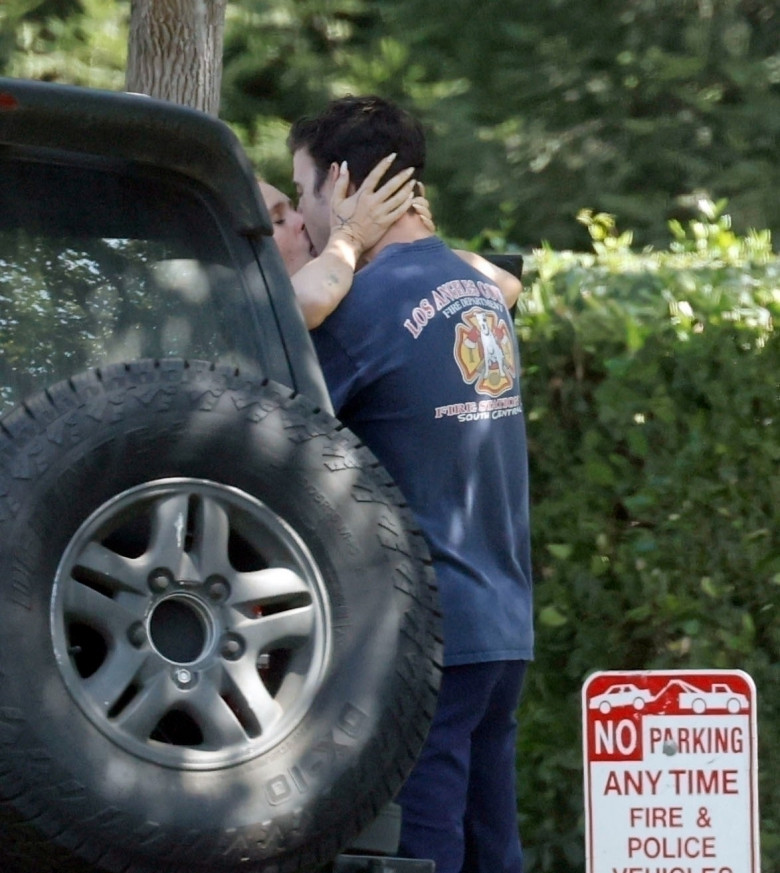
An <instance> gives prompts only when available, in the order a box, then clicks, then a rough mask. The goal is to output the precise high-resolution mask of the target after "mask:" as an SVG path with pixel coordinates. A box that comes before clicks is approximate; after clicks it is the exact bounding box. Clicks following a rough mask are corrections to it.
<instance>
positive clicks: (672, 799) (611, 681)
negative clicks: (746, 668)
mask: <svg viewBox="0 0 780 873" xmlns="http://www.w3.org/2000/svg"><path fill="white" fill-rule="evenodd" d="M755 698H756V693H755V686H754V685H753V681H752V679H751V678H750V676H748V675H747V674H746V673H743V672H741V671H739V670H721V671H715V670H695V671H676V670H672V671H644V672H625V673H621V672H603V673H595V674H593V675H592V676H590V677H589V678H588V680H587V681H586V683H585V685H584V686H583V691H582V700H583V710H582V711H583V752H584V755H583V757H584V766H585V774H584V775H585V812H586V854H587V873H759V866H760V864H759V854H758V798H757V784H756V783H757V779H756V776H757V765H756V715H755Z"/></svg>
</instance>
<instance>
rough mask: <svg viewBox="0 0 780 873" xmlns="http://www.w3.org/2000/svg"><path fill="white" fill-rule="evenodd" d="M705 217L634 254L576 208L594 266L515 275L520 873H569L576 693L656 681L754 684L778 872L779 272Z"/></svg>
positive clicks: (768, 833)
mask: <svg viewBox="0 0 780 873" xmlns="http://www.w3.org/2000/svg"><path fill="white" fill-rule="evenodd" d="M723 206H724V204H719V205H718V206H715V205H714V204H712V203H703V204H702V209H703V216H702V220H701V221H697V222H692V223H691V224H690V225H689V226H688V227H682V226H680V225H673V226H672V228H671V229H672V233H673V239H672V242H671V244H670V246H669V249H668V250H665V251H645V252H641V253H637V252H634V251H632V250H631V247H630V243H631V239H630V235H629V234H622V235H618V234H617V233H616V231H615V228H614V223H613V221H612V218H611V216H606V215H595V216H594V215H592V214H591V213H589V212H583V213H582V214H581V216H580V220H581V221H583V222H584V223H585V224H587V225H588V228H589V230H590V233H591V237H592V239H593V244H594V253H593V254H589V255H582V254H580V255H577V254H573V253H565V252H564V253H561V252H554V251H552V250H549V249H542V250H541V251H537V252H535V253H534V254H533V256H532V257H530V258H528V259H527V265H528V271H527V274H526V280H525V281H526V292H525V294H524V298H523V303H522V305H521V307H520V311H519V312H518V316H517V330H518V334H519V336H520V339H521V343H522V349H523V362H524V373H525V377H524V379H525V382H524V394H525V404H526V408H527V414H528V431H529V453H530V465H531V500H532V524H533V546H534V565H535V574H536V615H537V660H536V662H535V664H534V666H533V669H532V670H531V672H530V673H529V677H528V680H527V685H526V690H525V696H524V700H523V703H522V706H521V709H520V719H521V734H520V745H519V749H518V777H519V788H520V793H521V799H520V821H521V830H522V834H523V838H524V841H525V843H526V847H527V848H526V852H527V856H528V860H529V869H530V870H533V871H534V873H542V871H544V873H547V871H549V873H553V871H554V873H569V871H571V873H574V871H576V873H581V871H582V870H583V868H584V841H583V799H582V756H581V737H580V692H581V688H582V683H583V681H584V680H585V678H586V677H587V676H588V675H589V674H590V673H591V672H592V671H594V670H607V669H612V670H631V669H662V668H663V669H670V668H679V669H695V668H722V669H731V668H739V669H742V670H745V671H746V672H748V673H749V674H750V675H751V676H752V677H753V679H754V680H755V683H756V686H757V692H758V726H759V771H760V782H759V786H760V816H761V848H762V856H763V869H764V870H767V871H768V870H780V780H778V779H777V776H776V766H777V760H778V759H780V732H779V731H778V721H779V720H780V719H779V716H780V705H779V704H778V701H780V671H779V669H778V663H779V662H780V615H778V612H779V610H778V592H779V591H780V544H779V542H778V519H777V507H778V506H780V475H779V474H778V468H779V467H780V465H779V464H778V460H780V410H779V409H778V395H779V393H780V392H779V390H778V379H779V377H780V343H778V337H777V333H776V332H773V321H775V322H776V321H777V320H778V315H779V314H780V261H779V260H778V258H777V257H776V256H775V255H774V254H773V253H772V249H771V241H770V239H769V234H768V233H766V232H764V233H752V234H750V235H749V236H748V237H747V238H742V239H740V238H737V237H736V236H735V235H734V234H733V233H732V231H731V229H730V222H729V218H728V216H727V215H723V214H722V209H723ZM773 770H774V772H773Z"/></svg>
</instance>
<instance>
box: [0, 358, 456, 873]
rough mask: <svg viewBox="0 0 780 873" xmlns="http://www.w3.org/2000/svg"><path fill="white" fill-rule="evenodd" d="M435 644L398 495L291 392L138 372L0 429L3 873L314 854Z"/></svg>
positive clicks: (392, 758)
mask: <svg viewBox="0 0 780 873" xmlns="http://www.w3.org/2000/svg"><path fill="white" fill-rule="evenodd" d="M440 656H441V640H440V630H439V614H438V607H437V598H436V591H435V584H434V579H433V574H432V570H431V565H430V559H429V556H428V553H427V550H426V547H425V545H424V541H423V538H422V536H421V534H420V532H419V531H418V529H417V528H416V526H415V523H414V521H413V519H412V517H411V515H410V513H409V511H408V510H407V509H406V507H405V505H404V501H403V498H402V496H401V494H400V493H399V491H398V490H397V489H396V487H395V486H394V485H393V484H392V482H391V481H390V480H389V478H388V476H387V474H386V473H385V472H384V470H383V469H382V468H381V466H380V465H379V464H378V462H377V461H376V459H375V458H374V456H373V455H372V454H371V453H370V452H369V451H368V449H367V448H366V447H365V446H363V445H361V444H360V442H359V441H358V440H357V438H356V437H355V436H354V435H353V434H351V433H350V432H349V431H348V430H346V429H345V428H344V427H343V426H342V425H341V424H340V423H339V422H338V421H336V420H335V419H334V418H333V417H332V416H330V415H329V414H327V413H326V412H323V411H321V410H319V409H317V408H316V407H314V406H313V405H312V404H311V403H310V402H309V401H307V400H306V398H304V397H302V396H296V395H295V394H294V393H293V392H291V391H290V390H288V389H287V388H284V387H282V386H279V385H277V384H274V383H270V382H268V381H262V382H258V381H253V380H252V379H251V378H248V377H245V376H243V375H242V374H240V373H238V372H236V371H235V370H234V369H228V368H220V367H215V366H212V365H209V364H206V363H202V362H190V363H187V362H184V361H171V360H166V361H161V362H157V361H138V362H135V363H132V364H126V365H120V366H110V367H106V368H105V369H102V370H98V369H96V370H91V371H88V372H86V373H83V374H81V375H79V376H78V377H76V378H73V379H71V380H69V381H68V382H63V383H60V384H58V385H55V386H54V387H53V388H51V389H50V390H49V391H47V392H45V393H43V394H40V395H37V396H35V397H33V398H32V399H30V400H29V401H28V402H27V403H25V405H24V408H21V409H18V410H16V411H15V412H13V413H11V415H10V416H8V417H6V418H5V419H4V420H3V421H2V422H1V423H0V830H2V834H3V839H2V848H0V866H1V867H2V869H4V870H5V869H13V870H24V869H29V870H31V871H32V870H35V871H36V873H42V871H45V870H46V869H47V865H48V866H49V867H50V868H51V869H52V870H54V869H56V870H58V871H62V870H65V869H80V866H79V865H84V864H88V865H93V866H96V867H99V868H101V869H104V870H108V871H115V873H119V871H133V873H153V871H154V873H159V871H166V873H184V871H188V873H191V871H193V870H194V871H198V870H202V871H207V870H208V871H211V873H216V871H221V870H229V869H230V870H235V869H236V868H237V867H238V866H239V865H241V866H243V869H247V870H256V871H263V870H268V871H271V870H273V871H284V870H313V869H316V868H318V867H321V866H322V865H323V864H325V863H326V862H328V861H329V860H330V859H332V858H333V856H334V855H336V854H337V853H338V851H340V850H341V848H343V847H344V846H345V845H347V844H348V843H349V841H350V840H351V839H353V838H354V836H355V835H356V834H357V833H358V832H359V831H360V830H361V829H362V828H363V827H364V826H365V825H366V824H367V823H369V822H370V821H371V820H372V819H373V817H374V816H375V815H376V814H377V812H378V811H379V810H380V808H381V807H382V806H383V805H384V804H385V803H386V802H387V801H388V800H389V799H390V798H391V797H392V796H393V794H394V793H395V791H396V790H397V789H398V788H399V787H400V785H401V783H402V781H403V779H404V778H405V776H406V775H407V773H408V772H409V770H410V768H411V766H412V764H413V762H414V759H415V757H416V755H417V753H418V751H419V749H420V747H421V745H422V742H423V739H424V737H425V734H426V732H427V729H428V725H429V723H430V719H431V717H432V713H433V708H434V705H435V698H436V692H437V688H438V681H439V674H440V666H439V664H440V660H441V658H440ZM54 846H57V847H59V848H57V849H56V850H55V849H54V848H53V847H54Z"/></svg>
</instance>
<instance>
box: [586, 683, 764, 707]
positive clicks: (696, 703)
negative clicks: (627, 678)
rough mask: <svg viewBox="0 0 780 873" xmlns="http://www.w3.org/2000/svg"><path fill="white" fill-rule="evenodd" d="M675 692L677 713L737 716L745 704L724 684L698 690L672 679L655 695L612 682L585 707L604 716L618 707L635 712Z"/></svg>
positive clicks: (737, 693) (636, 687)
mask: <svg viewBox="0 0 780 873" xmlns="http://www.w3.org/2000/svg"><path fill="white" fill-rule="evenodd" d="M675 693H677V695H678V697H677V706H678V708H679V710H680V711H681V712H686V711H687V712H695V713H696V714H697V715H700V714H701V713H703V712H714V711H716V710H724V709H725V710H726V712H730V713H737V712H742V711H743V710H745V709H747V708H748V705H749V703H748V699H747V697H746V696H745V695H744V694H740V693H739V692H737V691H734V690H733V689H732V688H730V687H729V686H728V685H726V683H725V682H713V683H712V685H710V686H709V688H701V687H699V686H698V685H694V684H693V683H691V682H686V681H685V680H684V679H672V680H671V681H670V682H668V683H667V684H666V685H665V686H664V687H663V688H662V689H661V690H660V691H659V692H658V693H656V694H653V693H652V692H651V691H649V690H648V689H647V688H640V687H639V686H637V685H634V684H632V683H616V684H614V685H610V686H609V687H608V688H607V689H606V690H605V691H603V692H602V693H601V694H597V695H595V696H593V697H591V698H590V700H589V701H588V707H589V708H590V709H598V711H599V712H601V713H603V714H604V715H606V714H607V713H609V712H611V711H612V710H613V709H615V708H617V707H621V706H632V707H633V708H634V709H637V710H639V709H644V708H645V707H646V706H647V705H648V704H653V703H655V702H657V701H658V700H661V699H662V698H664V697H665V695H667V694H669V695H672V694H675Z"/></svg>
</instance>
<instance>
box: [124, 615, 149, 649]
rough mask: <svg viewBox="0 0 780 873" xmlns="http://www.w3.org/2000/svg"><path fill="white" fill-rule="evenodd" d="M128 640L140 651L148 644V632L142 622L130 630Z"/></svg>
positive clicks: (132, 626)
mask: <svg viewBox="0 0 780 873" xmlns="http://www.w3.org/2000/svg"><path fill="white" fill-rule="evenodd" d="M127 638H128V639H129V640H130V645H132V646H135V647H136V648H137V649H140V648H141V646H142V645H143V644H144V643H145V642H146V630H145V629H144V626H143V625H142V624H141V622H140V621H137V622H135V624H133V625H131V626H130V627H129V628H128V631H127Z"/></svg>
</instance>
